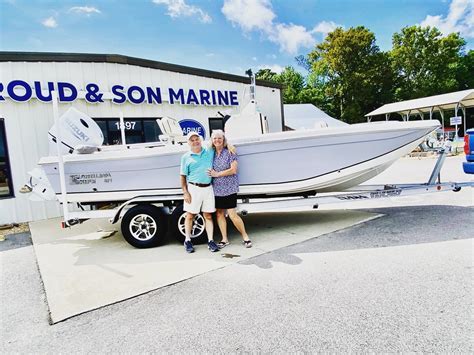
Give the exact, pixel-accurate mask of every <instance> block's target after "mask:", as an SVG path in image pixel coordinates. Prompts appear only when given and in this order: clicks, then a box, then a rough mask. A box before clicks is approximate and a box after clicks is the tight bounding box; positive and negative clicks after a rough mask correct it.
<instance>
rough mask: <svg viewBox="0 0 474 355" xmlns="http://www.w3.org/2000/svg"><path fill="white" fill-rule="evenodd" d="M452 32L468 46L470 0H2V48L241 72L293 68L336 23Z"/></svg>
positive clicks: (384, 31)
mask: <svg viewBox="0 0 474 355" xmlns="http://www.w3.org/2000/svg"><path fill="white" fill-rule="evenodd" d="M417 24H418V25H423V26H425V25H430V26H436V27H438V28H439V29H440V30H441V31H442V32H443V33H444V34H448V33H451V32H459V33H460V34H461V36H462V37H463V38H464V39H465V40H466V42H467V45H466V49H467V50H469V49H474V0H357V1H351V0H273V1H272V0H90V1H82V0H77V1H72V0H0V50H1V51H28V52H68V53H100V54H121V55H127V56H132V57H138V58H145V59H151V60H156V61H160V62H167V63H173V64H180V65H185V66H190V67H196V68H204V69H209V70H214V71H219V72H226V73H232V74H238V75H244V72H245V70H247V69H248V68H252V69H253V70H254V71H256V70H258V69H261V68H270V69H272V70H274V71H276V72H280V71H281V70H282V69H283V68H284V67H285V66H287V65H291V66H294V67H296V66H297V64H296V61H295V57H296V56H297V55H306V54H308V53H309V52H310V51H311V50H312V49H313V48H314V46H315V45H317V44H318V43H320V42H321V41H323V40H324V38H325V36H326V34H327V33H328V32H330V31H331V30H333V29H334V28H336V27H339V26H340V27H343V28H345V29H348V28H350V27H355V26H365V27H366V28H368V29H369V30H371V31H372V32H374V33H375V36H376V40H377V42H376V43H377V45H378V46H379V47H380V49H381V50H384V51H386V50H389V49H390V48H391V38H392V35H393V33H395V32H399V31H400V30H401V29H402V28H403V27H405V26H411V25H417Z"/></svg>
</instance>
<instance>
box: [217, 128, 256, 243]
mask: <svg viewBox="0 0 474 355" xmlns="http://www.w3.org/2000/svg"><path fill="white" fill-rule="evenodd" d="M211 142H212V148H213V149H214V150H215V154H214V162H213V164H212V169H210V170H209V175H210V176H212V177H213V179H212V186H213V188H214V196H215V201H216V214H217V224H218V225H219V229H220V231H221V234H222V241H221V242H219V243H218V244H217V245H218V246H219V248H224V247H225V246H226V245H229V239H228V238H227V222H226V216H225V211H226V210H227V213H228V215H229V217H230V220H231V221H232V223H234V226H235V228H237V230H238V231H239V232H240V234H242V238H243V243H244V246H245V247H246V248H250V247H252V242H251V241H250V238H249V236H248V235H247V232H246V231H245V226H244V222H243V221H242V218H240V216H239V215H238V214H237V212H236V210H235V208H236V207H237V192H238V191H239V180H238V178H237V154H236V151H235V147H233V146H231V145H230V144H229V145H228V144H227V141H226V139H225V135H224V132H223V131H222V130H220V129H219V130H214V131H213V132H212V135H211Z"/></svg>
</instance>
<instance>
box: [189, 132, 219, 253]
mask: <svg viewBox="0 0 474 355" xmlns="http://www.w3.org/2000/svg"><path fill="white" fill-rule="evenodd" d="M187 139H188V144H189V147H190V148H191V150H190V151H189V152H187V153H185V154H184V155H183V156H182V157H181V172H180V174H181V176H180V177H181V188H182V189H183V195H184V210H185V211H186V212H187V213H186V220H185V225H184V226H185V233H186V239H185V241H184V249H185V250H186V252H188V253H192V252H194V247H193V244H192V242H191V230H192V227H193V220H194V216H195V215H196V214H198V213H199V212H201V211H202V212H203V215H204V220H205V222H206V232H207V238H208V243H207V246H208V248H209V250H210V251H211V252H216V251H218V250H219V248H218V246H217V244H216V243H215V242H214V240H213V233H214V225H213V222H212V213H214V212H215V211H216V208H215V206H214V191H213V189H212V186H211V179H212V178H211V177H210V176H209V175H208V170H209V169H211V168H212V161H213V159H214V149H206V148H205V147H203V146H202V143H201V136H199V134H198V133H197V132H193V131H191V132H189V133H188V135H187Z"/></svg>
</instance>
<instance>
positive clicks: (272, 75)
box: [255, 69, 278, 83]
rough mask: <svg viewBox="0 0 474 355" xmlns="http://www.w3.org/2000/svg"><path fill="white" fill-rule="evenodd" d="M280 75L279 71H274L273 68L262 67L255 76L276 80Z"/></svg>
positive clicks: (261, 78)
mask: <svg viewBox="0 0 474 355" xmlns="http://www.w3.org/2000/svg"><path fill="white" fill-rule="evenodd" d="M277 76H278V74H277V73H275V72H272V71H271V69H260V70H259V71H257V72H256V73H255V78H256V79H259V80H266V81H273V82H275V83H276V82H277V81H276V77H277Z"/></svg>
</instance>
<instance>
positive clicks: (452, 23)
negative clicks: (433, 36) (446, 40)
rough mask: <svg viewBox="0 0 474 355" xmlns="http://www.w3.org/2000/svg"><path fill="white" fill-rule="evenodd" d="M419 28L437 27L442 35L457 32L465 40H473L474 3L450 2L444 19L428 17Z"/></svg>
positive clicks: (462, 0) (438, 16) (439, 16)
mask: <svg viewBox="0 0 474 355" xmlns="http://www.w3.org/2000/svg"><path fill="white" fill-rule="evenodd" d="M420 26H423V27H424V26H431V27H437V28H438V29H439V30H440V31H441V32H442V33H443V34H444V35H447V34H449V33H453V32H459V33H460V34H461V36H463V37H466V38H474V1H473V0H452V2H451V5H450V6H449V12H448V15H447V16H446V17H443V16H441V15H437V16H431V15H428V16H426V18H425V19H424V20H423V21H422V22H421V23H420Z"/></svg>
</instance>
